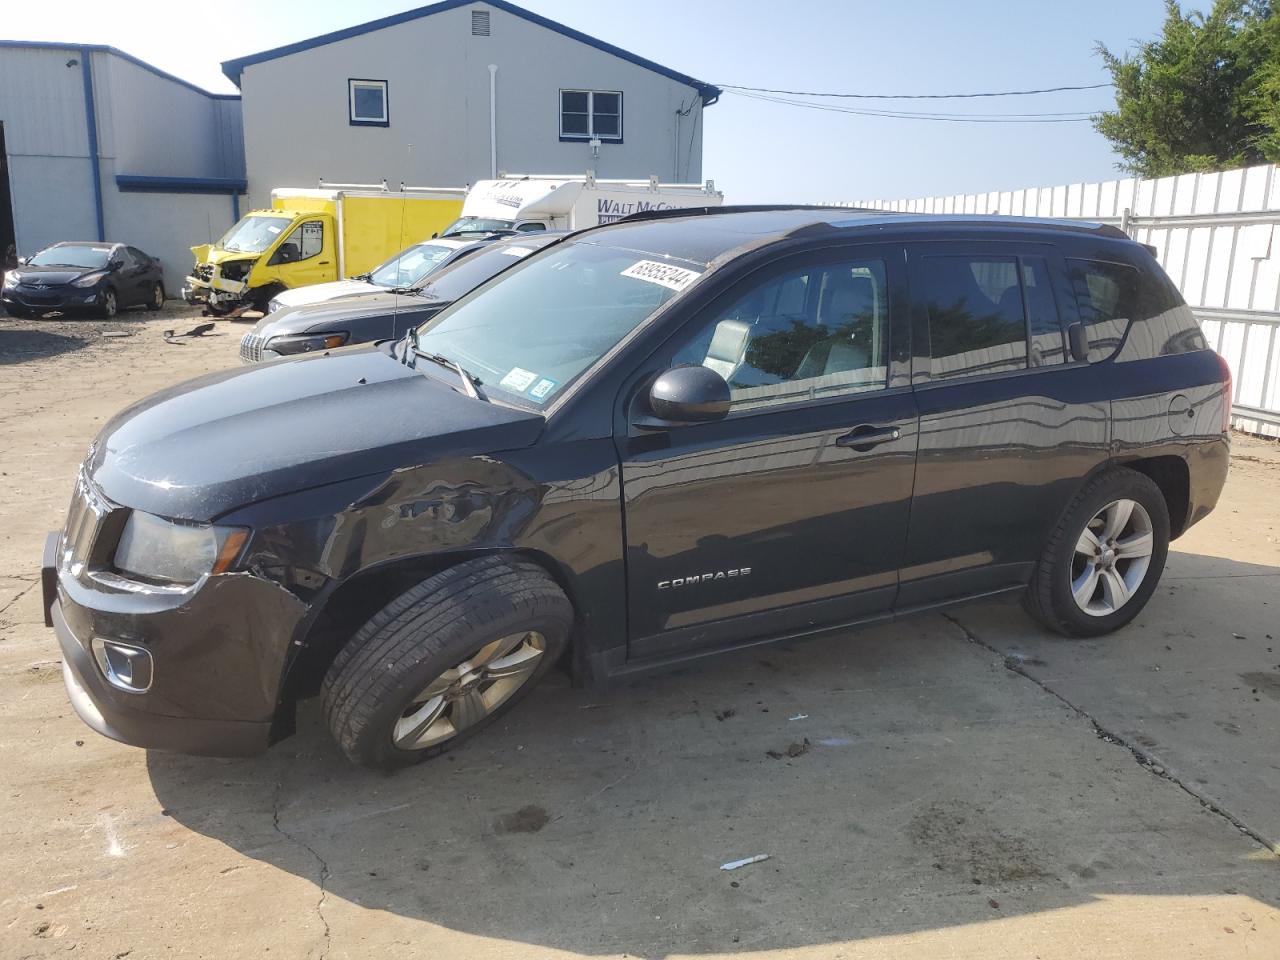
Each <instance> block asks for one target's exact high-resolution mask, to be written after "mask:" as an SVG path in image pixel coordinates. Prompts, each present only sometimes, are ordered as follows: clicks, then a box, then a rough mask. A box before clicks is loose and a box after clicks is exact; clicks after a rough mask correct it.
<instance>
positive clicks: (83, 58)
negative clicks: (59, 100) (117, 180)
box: [78, 47, 107, 240]
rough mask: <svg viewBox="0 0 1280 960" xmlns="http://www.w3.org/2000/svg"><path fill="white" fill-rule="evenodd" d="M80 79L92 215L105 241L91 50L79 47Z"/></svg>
mask: <svg viewBox="0 0 1280 960" xmlns="http://www.w3.org/2000/svg"><path fill="white" fill-rule="evenodd" d="M78 49H79V50H80V78H81V80H83V81H84V122H85V127H86V128H87V129H86V132H87V133H88V136H89V168H90V170H91V171H92V174H93V213H94V217H95V218H96V219H97V224H98V239H99V240H106V239H107V224H106V218H105V217H104V216H103V212H102V163H101V161H100V160H99V159H98V108H97V106H96V104H95V103H94V96H93V62H92V57H93V48H92V47H80V48H78Z"/></svg>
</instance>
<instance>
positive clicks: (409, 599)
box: [321, 557, 573, 770]
mask: <svg viewBox="0 0 1280 960" xmlns="http://www.w3.org/2000/svg"><path fill="white" fill-rule="evenodd" d="M572 628H573V608H572V606H571V605H570V603H569V599H568V598H567V597H566V596H565V595H564V592H563V591H562V590H561V589H560V588H559V586H557V585H556V583H555V581H554V580H552V579H551V578H550V577H549V576H548V575H547V573H546V572H545V571H544V570H543V569H542V568H541V567H539V566H537V565H536V564H533V563H530V562H528V561H525V560H520V559H517V558H512V557H486V558H482V559H479V560H472V561H468V562H466V563H462V564H459V565H458V566H456V567H451V568H450V569H448V570H445V571H443V572H442V573H438V574H436V575H435V576H433V577H430V578H429V579H427V580H424V581H423V582H422V583H420V584H418V585H417V586H416V587H413V588H412V589H410V590H407V591H406V592H405V593H403V594H401V595H400V596H399V597H397V598H396V599H395V600H393V601H391V603H389V604H388V605H387V606H386V607H384V608H383V609H382V610H380V611H379V612H378V613H376V614H374V616H373V617H372V619H370V620H369V621H368V622H367V623H366V624H365V625H364V626H363V627H361V628H360V630H359V631H357V633H356V635H355V636H354V637H353V638H352V639H351V640H350V641H349V642H348V643H347V645H346V646H345V647H343V648H342V650H340V651H339V653H338V656H337V658H336V659H335V660H334V662H333V664H332V666H330V668H329V671H328V673H327V674H326V675H325V679H324V685H323V688H322V691H321V696H322V700H323V706H324V714H325V719H326V721H327V722H328V726H329V730H330V732H331V733H332V734H333V738H334V740H336V741H337V743H338V746H339V747H340V748H341V749H342V752H343V753H345V754H346V755H347V757H348V758H349V759H350V760H352V761H353V762H354V763H357V764H360V765H362V766H367V767H373V768H377V769H383V770H389V769H394V768H397V767H403V766H408V765H410V764H413V763H418V762H420V761H422V760H426V759H427V758H429V757H434V756H436V755H438V754H440V753H443V752H444V751H446V750H449V749H451V748H452V747H454V746H456V745H457V744H459V743H461V742H462V741H464V740H466V739H467V738H468V737H471V736H473V735H474V734H476V733H477V732H479V731H480V730H482V729H484V728H485V727H486V726H488V725H489V724H490V723H492V722H493V721H494V720H495V719H497V717H499V716H500V715H501V714H503V713H505V712H506V711H507V710H509V709H511V707H513V706H514V705H515V704H516V703H517V702H518V701H519V700H520V698H521V697H523V696H524V695H525V694H526V693H527V692H528V691H529V690H530V689H531V688H532V687H533V685H534V684H535V683H537V681H538V680H539V679H540V678H541V677H542V676H543V674H545V673H546V671H547V670H549V669H550V668H551V666H552V665H553V664H554V663H555V661H556V660H557V659H558V658H559V656H560V654H561V653H563V652H564V649H565V647H566V646H567V645H568V642H569V634H570V632H571V630H572Z"/></svg>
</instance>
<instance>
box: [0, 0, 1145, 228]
mask: <svg viewBox="0 0 1280 960" xmlns="http://www.w3.org/2000/svg"><path fill="white" fill-rule="evenodd" d="M419 5H421V4H415V3H413V0H407V2H406V0H399V2H397V0H361V2H360V3H358V4H354V3H351V2H350V0H272V2H270V3H256V2H255V3H252V4H232V5H229V6H226V7H225V8H224V7H221V6H219V5H217V4H214V5H204V6H201V7H192V6H191V5H190V4H180V3H173V2H172V0H130V2H129V3H128V4H127V7H128V15H127V16H121V14H120V11H119V9H116V8H115V7H113V6H112V5H111V4H103V3H101V2H100V0H59V2H58V3H57V9H58V15H57V16H50V15H49V12H48V10H47V9H44V8H43V7H42V5H41V4H37V3H25V4H19V3H12V4H8V5H7V7H6V11H5V14H4V17H3V19H0V30H2V31H3V38H4V39H13V40H52V41H64V42H77V43H105V44H110V45H112V46H115V47H119V48H120V49H122V50H125V51H126V52H128V53H131V54H133V55H134V56H136V57H139V58H141V59H143V60H146V61H147V62H149V63H151V64H153V65H155V66H157V67H159V68H161V69H163V70H167V71H169V72H170V73H173V74H176V75H177V76H179V77H182V78H183V79H185V80H189V81H191V82H192V83H195V84H197V85H199V86H202V87H204V88H205V89H208V90H211V91H214V92H223V93H232V92H235V88H234V87H233V86H232V84H231V82H230V81H229V80H227V78H226V77H224V76H223V75H222V72H221V69H220V64H221V62H222V61H223V60H228V59H231V58H233V57H238V56H243V55H245V54H249V53H255V52H257V51H260V50H265V49H268V48H271V47H276V46H280V45H282V44H286V43H292V42H294V41H296V40H303V39H306V38H308V37H312V36H316V35H317V34H321V33H327V32H329V31H331V30H337V29H341V28H343V27H347V26H351V25H354V24H357V23H362V22H365V21H368V20H373V19H376V18H378V17H382V16H386V15H388V14H392V13H398V12H401V11H403V10H406V9H411V8H412V7H414V6H419ZM521 5H522V6H524V7H525V8H527V9H529V10H532V11H534V12H536V13H539V14H541V15H542V16H545V17H549V18H550V19H553V20H557V21H559V22H561V23H564V24H567V25H568V26H571V27H574V28H575V29H578V30H581V31H583V32H584V33H588V34H591V35H592V36H595V37H598V38H600V39H602V40H606V41H608V42H610V43H613V44H615V45H617V46H620V47H622V48H624V49H626V50H630V51H632V52H633V53H637V54H640V55H641V56H644V57H647V58H649V59H651V60H655V61H657V62H658V63H661V64H663V65H665V66H668V67H671V68H673V69H675V70H679V71H681V72H683V73H687V74H690V75H692V76H694V77H697V78H698V79H700V80H704V81H708V82H710V83H715V84H736V85H740V86H751V87H771V88H779V89H786V90H801V91H824V92H828V91H829V92H843V93H876V94H880V93H892V94H902V93H916V94H918V93H929V94H934V93H971V92H983V91H1004V90H1022V89H1038V88H1043V87H1057V86H1068V85H1083V84H1091V83H1102V82H1105V81H1106V80H1107V79H1108V76H1107V74H1106V71H1105V70H1104V69H1103V67H1102V62H1101V60H1100V58H1099V57H1098V55H1097V53H1096V51H1095V48H1096V45H1097V43H1099V42H1101V43H1104V44H1106V45H1107V46H1108V47H1109V48H1111V49H1112V50H1114V51H1123V50H1127V49H1129V48H1131V47H1132V46H1133V45H1134V44H1135V43H1137V42H1139V41H1140V40H1145V39H1149V38H1151V37H1153V36H1154V35H1155V34H1156V33H1158V31H1159V29H1160V24H1161V21H1162V18H1163V7H1164V4H1163V0H1074V2H1072V3H1071V4H1069V5H1068V4H1063V3H1062V2H1061V0H1054V2H1049V0H963V2H960V0H955V2H953V0H898V2H884V0H643V2H642V0H626V2H623V0H523V2H522V3H521ZM193 11H195V12H193ZM829 102H834V103H837V104H841V105H844V106H854V107H859V106H867V107H870V108H871V109H877V108H887V109H893V110H914V111H922V110H923V111H928V110H932V111H935V112H943V113H957V114H960V113H969V114H972V113H1006V114H1008V113H1029V112H1034V113H1058V112H1068V111H1085V112H1090V111H1095V110H1100V109H1105V108H1107V107H1109V106H1111V105H1112V104H1113V103H1114V99H1113V97H1112V95H1111V91H1110V90H1106V89H1102V90H1083V91H1075V92H1069V93H1057V94H1047V95H1041V96H1026V97H1002V98H998V99H979V100H941V101H931V100H924V101H920V100H915V101H912V100H906V101H892V100H880V101H870V102H865V101H851V100H844V101H841V100H836V101H829ZM704 124H705V127H704V145H703V176H704V177H705V178H710V179H714V180H715V182H716V186H717V187H719V188H720V189H721V190H723V191H724V193H725V198H726V201H727V202H730V203H766V202H806V203H815V202H826V201H834V200H872V199H896V198H900V197H917V196H935V195H942V194H951V193H973V192H982V191H987V190H1008V189H1017V188H1019V187H1030V186H1047V185H1052V184H1058V183H1070V182H1081V181H1086V182H1087V181H1092V180H1105V179H1111V178H1113V177H1117V176H1121V175H1122V174H1121V173H1120V172H1119V171H1118V170H1117V168H1116V163H1117V160H1118V158H1117V157H1116V156H1115V154H1114V153H1113V152H1112V150H1111V148H1110V145H1109V144H1108V143H1107V141H1106V140H1104V139H1103V138H1102V137H1101V136H1100V135H1099V134H1097V133H1096V132H1095V131H1094V130H1093V128H1092V126H1091V125H1090V124H1089V123H1087V122H1083V123H1082V122H1064V123H967V122H966V123H952V122H937V121H925V120H918V119H892V118H886V117H876V116H863V115H851V114H845V113H830V112H825V111H817V110H810V109H804V108H800V107H793V106H786V105H782V104H778V103H769V102H762V101H760V100H755V99H750V98H747V97H744V96H741V95H737V94H733V93H729V92H726V94H725V95H724V96H723V97H722V98H721V100H720V101H719V102H718V103H716V104H715V105H713V106H712V107H710V108H709V109H708V110H707V112H706V115H705V117H704Z"/></svg>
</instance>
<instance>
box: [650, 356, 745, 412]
mask: <svg viewBox="0 0 1280 960" xmlns="http://www.w3.org/2000/svg"><path fill="white" fill-rule="evenodd" d="M729 404H730V397H729V384H728V383H726V382H725V379H724V377H722V376H720V374H718V373H716V372H715V371H714V370H712V369H710V368H708V367H703V366H691V367H672V368H671V369H670V370H668V371H667V372H666V373H664V374H662V375H661V376H660V377H658V379H657V380H655V381H654V382H653V386H652V387H650V388H649V409H650V410H652V411H653V415H654V416H655V417H657V418H658V419H659V420H662V421H664V425H667V426H670V425H673V424H688V423H711V422H713V421H716V420H723V419H724V418H725V417H726V416H728V413H729Z"/></svg>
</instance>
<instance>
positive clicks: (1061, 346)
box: [1020, 257, 1067, 367]
mask: <svg viewBox="0 0 1280 960" xmlns="http://www.w3.org/2000/svg"><path fill="white" fill-rule="evenodd" d="M1020 259H1021V263H1022V295H1023V297H1025V298H1026V302H1027V331H1028V334H1029V337H1030V343H1031V366H1033V367H1047V366H1050V365H1052V364H1055V363H1065V362H1066V359H1067V351H1066V342H1065V341H1064V340H1063V338H1062V323H1061V321H1060V320H1059V318H1058V304H1057V301H1055V300H1054V298H1053V287H1052V285H1051V284H1050V282H1049V266H1048V264H1047V263H1046V262H1045V259H1044V257H1022V258H1020Z"/></svg>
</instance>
